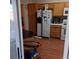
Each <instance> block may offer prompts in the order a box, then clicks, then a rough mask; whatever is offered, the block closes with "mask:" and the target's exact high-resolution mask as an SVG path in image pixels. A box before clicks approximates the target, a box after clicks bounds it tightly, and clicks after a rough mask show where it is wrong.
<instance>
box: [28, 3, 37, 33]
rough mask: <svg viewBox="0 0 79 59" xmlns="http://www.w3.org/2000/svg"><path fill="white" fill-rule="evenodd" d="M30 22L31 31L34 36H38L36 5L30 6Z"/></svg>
mask: <svg viewBox="0 0 79 59" xmlns="http://www.w3.org/2000/svg"><path fill="white" fill-rule="evenodd" d="M28 22H29V31H32V32H33V34H36V5H35V4H28Z"/></svg>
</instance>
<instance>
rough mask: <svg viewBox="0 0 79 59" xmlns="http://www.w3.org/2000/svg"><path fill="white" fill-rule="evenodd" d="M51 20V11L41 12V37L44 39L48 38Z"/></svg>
mask: <svg viewBox="0 0 79 59" xmlns="http://www.w3.org/2000/svg"><path fill="white" fill-rule="evenodd" d="M51 19H52V12H51V10H45V11H43V22H42V25H43V28H42V29H43V33H42V36H44V37H50V24H51Z"/></svg>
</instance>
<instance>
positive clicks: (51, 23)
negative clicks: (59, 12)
mask: <svg viewBox="0 0 79 59" xmlns="http://www.w3.org/2000/svg"><path fill="white" fill-rule="evenodd" d="M51 25H61V26H62V25H63V24H52V23H51Z"/></svg>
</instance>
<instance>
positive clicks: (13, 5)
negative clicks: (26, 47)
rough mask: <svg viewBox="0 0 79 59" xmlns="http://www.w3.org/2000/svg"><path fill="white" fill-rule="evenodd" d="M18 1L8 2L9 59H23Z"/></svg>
mask: <svg viewBox="0 0 79 59" xmlns="http://www.w3.org/2000/svg"><path fill="white" fill-rule="evenodd" d="M19 8H20V0H10V10H11V12H10V17H11V18H10V59H24V55H23V43H22V42H23V39H22V30H21V29H22V28H21V27H22V25H21V18H20V17H21V14H20V9H19Z"/></svg>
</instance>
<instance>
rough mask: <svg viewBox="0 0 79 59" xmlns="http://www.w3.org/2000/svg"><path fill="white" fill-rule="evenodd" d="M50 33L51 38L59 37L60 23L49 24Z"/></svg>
mask: <svg viewBox="0 0 79 59" xmlns="http://www.w3.org/2000/svg"><path fill="white" fill-rule="evenodd" d="M50 31H51V32H50V35H51V37H53V38H59V39H60V38H61V25H51V29H50Z"/></svg>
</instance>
